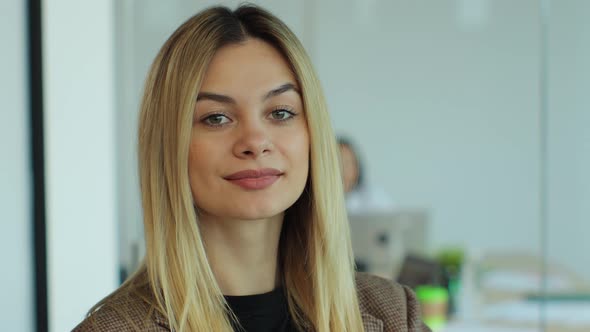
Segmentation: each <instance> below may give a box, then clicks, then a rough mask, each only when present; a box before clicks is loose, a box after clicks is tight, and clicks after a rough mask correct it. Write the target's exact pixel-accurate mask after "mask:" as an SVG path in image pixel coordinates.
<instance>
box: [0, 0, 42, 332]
mask: <svg viewBox="0 0 590 332" xmlns="http://www.w3.org/2000/svg"><path fill="white" fill-rule="evenodd" d="M0 13H2V19H1V20H0V41H1V42H2V52H0V73H2V74H0V96H1V97H0V98H1V100H2V106H1V107H0V156H1V157H0V158H1V162H0V170H1V171H0V211H2V220H1V221H0V262H2V263H1V264H2V273H0V294H2V296H0V322H2V329H3V330H6V331H23V332H27V331H31V332H32V331H33V329H34V322H35V319H34V317H35V316H34V315H35V311H34V310H35V309H34V303H35V302H34V291H33V289H34V287H33V286H34V279H33V227H32V206H33V204H32V190H31V189H32V187H31V179H32V167H31V161H30V144H29V103H28V86H27V82H28V79H27V77H28V71H27V66H28V64H27V40H28V36H27V16H26V7H25V3H24V2H23V1H19V0H4V1H1V2H0Z"/></svg>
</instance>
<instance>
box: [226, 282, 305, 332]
mask: <svg viewBox="0 0 590 332" xmlns="http://www.w3.org/2000/svg"><path fill="white" fill-rule="evenodd" d="M225 300H226V301H227V303H228V304H229V307H230V308H231V310H232V311H233V312H234V314H235V315H236V316H237V317H238V319H239V321H240V324H241V325H242V327H243V329H240V328H239V327H237V326H234V330H235V331H240V332H242V331H246V332H271V331H272V332H291V331H296V330H295V328H294V327H293V325H292V324H293V323H292V321H291V319H290V315H289V309H288V306H287V298H286V296H285V293H284V292H283V289H282V288H277V289H275V290H273V291H271V292H268V293H264V294H256V295H246V296H225Z"/></svg>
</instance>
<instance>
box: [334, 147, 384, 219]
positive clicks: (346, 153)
mask: <svg viewBox="0 0 590 332" xmlns="http://www.w3.org/2000/svg"><path fill="white" fill-rule="evenodd" d="M337 142H338V148H339V149H340V157H341V158H342V181H343V182H344V193H345V195H346V208H347V210H348V213H349V215H363V214H374V213H383V212H385V213H388V212H391V211H393V210H394V204H393V201H392V200H391V198H390V197H389V195H388V194H387V193H386V192H385V191H384V190H383V189H381V188H380V187H377V186H372V185H369V184H368V183H367V181H366V179H365V175H364V168H363V163H362V162H361V158H360V156H359V153H358V150H357V149H356V147H355V146H354V144H353V143H352V141H351V140H349V139H347V138H345V137H343V136H340V137H338V140H337Z"/></svg>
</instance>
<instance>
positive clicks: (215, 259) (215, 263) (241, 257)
mask: <svg viewBox="0 0 590 332" xmlns="http://www.w3.org/2000/svg"><path fill="white" fill-rule="evenodd" d="M282 224H283V214H280V215H277V216H274V217H271V218H268V219H260V220H223V219H219V218H215V217H212V216H206V215H201V216H199V227H200V230H201V234H202V236H203V241H204V243H205V248H206V251H207V257H208V259H209V264H210V265H211V268H212V269H213V273H214V274H215V277H216V279H217V282H218V284H219V287H220V288H221V291H222V292H223V294H224V295H252V294H261V293H266V292H270V291H272V290H273V289H275V288H276V287H277V286H279V284H280V277H279V271H278V251H279V239H280V234H281V227H282Z"/></svg>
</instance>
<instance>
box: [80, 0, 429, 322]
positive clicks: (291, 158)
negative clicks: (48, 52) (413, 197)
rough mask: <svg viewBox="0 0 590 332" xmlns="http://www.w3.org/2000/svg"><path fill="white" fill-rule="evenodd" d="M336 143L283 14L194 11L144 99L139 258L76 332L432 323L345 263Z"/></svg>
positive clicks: (348, 254) (404, 292) (395, 288)
mask: <svg viewBox="0 0 590 332" xmlns="http://www.w3.org/2000/svg"><path fill="white" fill-rule="evenodd" d="M338 155H339V154H338V149H337V145H336V140H335V139H334V136H333V132H332V130H331V127H330V119H329V115H328V113H327V110H326V106H325V102H324V99H323V96H322V91H321V88H320V84H319V81H318V79H317V77H316V74H315V72H314V71H313V69H312V65H311V62H310V60H309V58H308V56H307V54H306V53H305V50H304V49H303V47H302V45H301V44H300V42H299V41H298V39H297V38H296V36H295V35H294V34H293V33H292V32H291V31H290V30H289V29H288V28H287V27H286V26H285V25H284V23H283V22H281V21H280V20H279V19H278V18H276V17H275V16H273V15H272V14H270V13H268V12H267V11H265V10H263V9H261V8H259V7H256V6H251V5H245V6H240V7H239V8H237V9H236V10H235V11H231V10H229V9H227V8H224V7H213V8H210V9H208V10H205V11H203V12H201V13H199V14H197V15H195V16H193V17H192V18H190V19H189V20H188V21H186V22H185V23H184V24H182V25H181V26H180V27H179V28H178V29H177V30H176V31H175V32H174V33H173V34H172V35H171V36H170V38H169V39H168V40H167V41H166V43H165V44H164V46H163V47H162V49H161V50H160V52H159V54H158V55H157V57H156V59H155V60H154V62H153V64H152V67H151V69H150V72H149V74H148V77H147V80H146V86H145V92H144V96H143V100H142V106H141V115H140V125H139V170H140V182H141V193H142V203H143V216H144V231H145V232H144V233H145V240H146V241H145V243H146V257H145V260H144V261H143V263H142V264H141V265H140V267H139V268H138V270H137V271H136V272H135V273H134V274H133V275H131V276H130V277H129V278H128V279H127V280H126V281H125V283H124V284H123V285H122V286H121V287H120V288H119V289H117V290H115V291H114V292H113V293H112V294H110V295H108V296H107V297H106V298H105V299H103V300H102V301H100V302H99V303H98V304H97V305H96V306H95V307H94V308H92V309H91V310H90V312H89V315H88V317H87V318H86V319H85V320H84V321H83V322H82V323H81V324H80V325H79V326H78V327H76V328H75V329H74V331H77V332H81V331H128V330H132V331H133V330H135V331H177V332H183V331H216V332H217V331H222V332H224V331H225V332H227V331H317V332H328V331H338V332H345V331H349V332H357V331H367V332H377V331H428V329H427V328H426V327H425V326H424V325H423V323H422V322H421V319H420V317H419V309H418V304H417V302H416V298H415V296H414V294H413V293H412V291H411V290H410V289H409V288H407V287H403V286H401V285H399V284H396V283H393V282H391V281H387V280H385V279H381V278H379V277H374V276H369V275H367V274H355V272H354V267H353V257H352V251H351V246H350V238H349V228H348V223H347V218H346V210H345V204H344V200H343V197H344V195H343V194H342V192H343V189H342V180H341V174H340V172H339V171H340V169H339V161H338Z"/></svg>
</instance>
